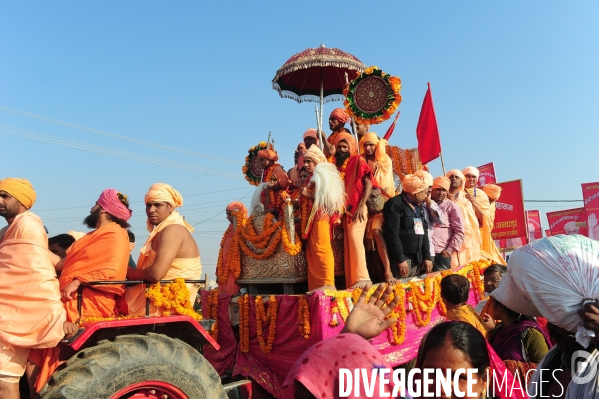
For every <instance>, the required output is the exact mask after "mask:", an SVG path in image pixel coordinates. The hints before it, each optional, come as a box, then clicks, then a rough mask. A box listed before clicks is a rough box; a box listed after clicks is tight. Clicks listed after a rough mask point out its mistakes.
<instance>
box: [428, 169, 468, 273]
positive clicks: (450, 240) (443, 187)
mask: <svg viewBox="0 0 599 399" xmlns="http://www.w3.org/2000/svg"><path fill="white" fill-rule="evenodd" d="M450 184H451V182H450V181H449V179H448V178H447V177H445V176H439V177H437V178H435V180H434V181H433V190H432V192H431V199H432V200H433V201H434V202H435V203H436V204H437V206H438V207H439V208H440V209H441V210H442V211H443V213H444V214H445V220H444V221H443V222H441V223H435V227H434V229H433V248H431V251H434V253H435V261H434V263H433V271H435V272H437V271H441V270H447V269H449V268H453V267H457V266H459V261H458V253H459V252H460V250H461V249H462V244H463V242H464V217H463V216H462V210H461V208H460V206H459V205H458V204H456V203H455V202H453V201H450V200H449V199H447V194H448V192H449V188H450Z"/></svg>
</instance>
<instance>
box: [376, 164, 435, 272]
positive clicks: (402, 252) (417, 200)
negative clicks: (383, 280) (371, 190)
mask: <svg viewBox="0 0 599 399" xmlns="http://www.w3.org/2000/svg"><path fill="white" fill-rule="evenodd" d="M401 184H402V187H403V191H402V193H401V194H399V195H396V196H395V197H393V198H391V199H390V200H389V201H387V202H386V203H385V207H384V208H383V216H384V217H385V238H386V239H387V247H388V248H389V260H390V262H391V270H392V271H393V275H394V276H396V277H402V278H403V277H414V276H417V275H418V274H420V271H421V270H422V271H423V272H426V273H430V272H431V270H432V268H433V262H432V258H431V254H430V247H429V246H430V243H429V240H428V235H427V231H428V226H427V223H426V219H425V216H424V208H423V206H422V201H424V198H425V197H426V196H427V195H428V191H429V186H428V184H427V182H425V181H424V179H423V178H422V177H420V176H416V175H406V176H405V177H404V179H403V180H402V182H401Z"/></svg>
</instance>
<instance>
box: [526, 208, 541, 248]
mask: <svg viewBox="0 0 599 399" xmlns="http://www.w3.org/2000/svg"><path fill="white" fill-rule="evenodd" d="M526 223H527V224H528V242H533V241H534V240H538V239H539V238H543V229H542V228H541V213H540V212H539V211H526Z"/></svg>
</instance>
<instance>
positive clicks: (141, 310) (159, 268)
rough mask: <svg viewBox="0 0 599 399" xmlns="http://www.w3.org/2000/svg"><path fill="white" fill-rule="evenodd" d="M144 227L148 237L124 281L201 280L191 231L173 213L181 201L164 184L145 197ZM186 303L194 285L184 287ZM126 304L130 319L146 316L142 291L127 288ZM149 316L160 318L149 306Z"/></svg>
mask: <svg viewBox="0 0 599 399" xmlns="http://www.w3.org/2000/svg"><path fill="white" fill-rule="evenodd" d="M144 202H145V203H146V215H147V216H148V220H147V223H146V224H147V227H148V231H149V232H150V236H149V237H148V239H147V240H146V243H145V244H144V246H143V247H142V248H141V250H140V254H139V260H138V261H137V269H132V268H129V269H128V271H127V279H129V280H144V281H150V282H157V281H161V280H174V279H176V278H184V279H186V280H199V279H201V277H202V263H201V261H200V250H199V249H198V245H197V244H196V242H195V240H194V239H193V236H192V235H191V233H193V227H191V226H190V225H189V224H188V223H187V222H186V221H185V219H184V218H183V216H181V215H180V214H179V212H177V211H176V208H177V207H179V206H181V205H183V197H181V194H179V192H178V191H177V190H175V189H174V188H173V187H171V186H169V185H168V184H165V183H155V184H153V185H152V186H151V187H150V190H149V191H148V192H147V193H146V195H145V198H144ZM187 288H188V289H189V302H190V303H193V302H194V301H195V297H196V295H197V293H198V286H197V285H196V284H191V283H190V284H187ZM126 301H127V306H128V312H129V314H130V315H135V316H141V315H144V314H145V307H146V296H145V289H144V288H143V287H142V286H141V285H140V286H136V287H129V288H127V293H126ZM150 310H151V313H152V314H154V315H160V314H162V312H161V309H156V308H155V307H154V306H151V309H150Z"/></svg>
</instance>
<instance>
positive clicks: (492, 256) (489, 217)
mask: <svg viewBox="0 0 599 399" xmlns="http://www.w3.org/2000/svg"><path fill="white" fill-rule="evenodd" d="M466 191H467V192H469V193H470V194H472V195H474V190H473V189H471V188H467V189H466ZM475 198H476V202H478V204H479V205H480V208H481V213H482V214H483V215H482V216H483V218H482V219H483V224H482V226H480V239H481V243H480V253H481V256H482V257H483V258H486V259H489V260H491V261H493V262H494V263H499V264H500V265H502V264H504V263H505V260H504V259H503V256H501V252H499V249H497V245H495V241H493V237H492V236H491V231H492V230H493V223H494V222H495V204H493V206H491V202H490V201H489V196H488V195H487V193H485V192H484V191H483V190H482V189H480V188H477V189H476V197H475Z"/></svg>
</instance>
